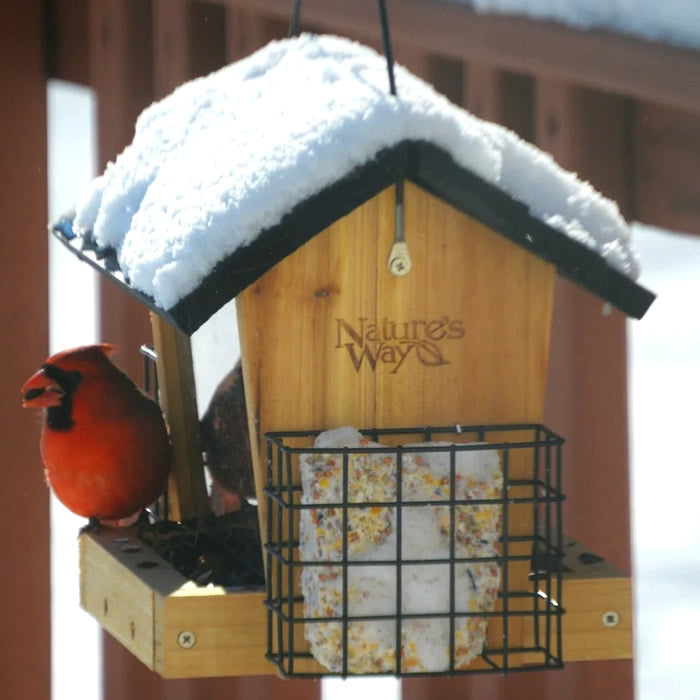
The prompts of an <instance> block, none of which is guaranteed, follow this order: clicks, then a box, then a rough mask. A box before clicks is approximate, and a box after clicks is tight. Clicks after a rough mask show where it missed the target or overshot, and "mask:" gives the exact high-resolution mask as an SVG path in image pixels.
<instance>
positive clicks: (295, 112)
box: [53, 35, 653, 332]
mask: <svg viewBox="0 0 700 700" xmlns="http://www.w3.org/2000/svg"><path fill="white" fill-rule="evenodd" d="M396 86H397V93H398V98H396V97H393V96H391V95H390V94H389V89H388V78H387V68H386V61H385V59H384V57H382V56H380V55H378V54H377V53H375V52H374V51H373V50H372V49H369V48H367V47H364V46H361V45H360V44H357V43H354V42H351V41H349V40H346V39H342V38H338V37H331V36H313V35H302V36H300V37H295V38H292V39H287V40H283V41H275V42H272V43H271V44H269V45H268V46H266V47H265V48H263V49H261V50H260V51H258V52H256V53H255V54H253V55H251V56H249V57H247V58H245V59H243V60H241V61H238V62H237V63H234V64H232V65H230V66H227V67H225V68H223V69H221V70H219V71H217V72H215V73H213V74H211V75H209V76H207V77H205V78H200V79H197V80H193V81H191V82H189V83H186V84H185V85H183V86H181V87H180V88H178V89H177V90H175V91H174V92H173V93H172V94H171V95H169V96H168V97H166V98H165V99H163V100H161V101H160V102H157V103H155V104H153V105H151V106H150V107H149V108H147V109H146V110H144V112H143V113H142V114H141V116H140V117H139V119H138V121H137V123H136V129H135V135H134V140H133V142H132V143H131V144H130V145H129V146H128V147H127V148H126V149H125V150H124V151H123V153H121V154H120V155H119V156H118V158H117V159H116V161H115V162H114V163H110V164H108V166H107V168H106V170H105V172H104V173H103V174H102V175H101V176H100V177H98V178H96V179H95V180H94V181H93V182H92V183H91V185H90V186H89V188H88V189H87V191H86V192H85V193H84V195H83V196H82V197H81V199H80V201H79V202H78V205H77V208H76V211H75V213H74V214H73V215H71V216H69V217H67V218H64V219H62V220H61V221H59V222H57V223H56V224H55V225H54V226H53V229H54V231H55V233H56V234H57V235H58V236H59V238H61V240H63V242H64V243H66V244H67V245H68V246H69V247H70V248H71V249H72V250H73V251H74V252H76V253H78V254H79V255H80V256H81V257H83V258H84V259H86V260H88V261H90V262H92V263H93V264H95V265H97V266H98V267H99V268H100V269H102V270H104V271H105V272H107V273H108V274H110V275H111V276H112V277H114V278H115V279H116V280H117V281H118V282H121V283H122V284H123V285H124V286H125V287H127V288H128V289H129V290H130V291H132V292H133V293H136V294H137V296H140V298H142V300H143V301H144V302H145V303H147V304H149V306H151V307H152V308H154V309H155V310H156V311H158V312H159V313H161V314H162V315H164V316H166V317H167V318H169V319H170V320H171V321H172V322H174V323H175V324H176V325H178V326H179V327H180V328H182V329H183V330H184V331H185V332H193V331H194V330H196V328H197V327H198V326H199V325H201V324H202V323H203V322H204V321H206V320H207V318H209V317H210V316H211V315H212V314H213V313H214V312H215V311H216V310H217V309H218V308H220V307H221V306H223V304H225V303H226V302H227V301H229V300H230V299H231V298H233V297H234V296H236V294H237V293H238V292H240V291H241V290H242V289H244V288H245V287H246V286H248V285H249V284H250V283H251V282H253V281H254V280H255V279H257V278H258V277H259V276H260V275H262V274H263V273H264V272H265V271H266V270H267V269H269V268H270V267H272V266H273V265H275V264H276V263H277V262H279V261H280V260H282V259H283V258H284V257H286V256H287V255H289V254H290V253H291V252H293V251H294V250H295V249H296V248H298V247H299V246H300V245H302V244H303V243H304V242H306V241H307V240H309V238H311V237H312V236H314V235H316V234H317V233H319V232H320V231H321V230H323V229H324V228H325V227H327V226H328V225H329V224H330V223H332V222H333V221H335V220H336V219H338V218H340V217H341V216H343V215H345V214H347V213H349V212H350V211H352V209H354V208H355V207H356V206H358V205H359V204H361V203H362V202H363V201H366V200H367V199H369V198H370V197H372V196H373V195H374V194H376V193H377V192H379V191H380V190H381V189H383V188H385V187H387V186H389V185H391V184H392V183H393V182H395V181H396V178H397V177H398V176H399V175H404V176H405V177H407V178H408V179H409V180H412V181H414V182H416V183H417V184H419V185H420V186H422V187H424V188H425V189H427V190H428V191H431V192H432V193H434V194H436V195H437V196H439V197H441V198H443V199H444V200H446V201H447V202H449V203H450V204H451V205H453V206H455V207H457V208H459V209H461V210H462V211H465V212H466V213H468V214H470V215H471V216H474V217H475V218H477V219H479V220H480V221H482V222H483V223H485V224H487V225H489V226H490V227H491V228H493V229H494V230H496V231H498V232H499V233H502V234H503V235H506V236H508V237H510V238H512V239H513V240H514V241H515V242H517V243H518V244H519V245H522V246H524V247H526V248H527V249H529V250H531V251H532V252H533V253H535V254H537V255H539V256H540V257H543V258H545V259H547V260H550V261H552V262H553V263H555V264H556V265H557V267H558V269H559V271H560V272H561V273H562V274H564V275H567V276H569V277H571V278H572V279H574V280H575V281H577V282H579V283H580V284H582V285H583V286H585V287H587V288H588V289H590V290H591V291H593V292H595V293H596V294H598V295H600V296H601V297H603V298H604V299H606V300H608V301H610V302H612V303H613V304H615V305H617V306H618V307H619V308H621V309H622V310H623V311H625V312H626V313H628V314H630V315H632V316H637V317H640V316H641V315H643V313H644V312H645V311H646V308H647V307H648V306H649V304H650V303H651V301H652V300H653V295H651V294H650V293H649V292H647V291H646V290H644V289H642V288H641V287H639V286H638V285H636V284H635V283H634V281H633V280H634V279H635V278H636V276H637V275H638V272H639V265H638V261H637V256H636V253H635V252H634V250H633V248H632V245H631V242H630V232H629V228H628V226H627V224H626V222H625V221H624V220H623V218H622V217H621V215H620V213H619V211H618V209H617V206H616V205H615V204H614V203H613V202H611V201H610V200H608V199H606V198H604V197H603V196H602V195H600V194H599V193H597V192H596V191H595V190H594V189H593V188H592V187H591V186H590V185H589V184H588V183H585V182H581V181H580V180H578V179H577V178H576V176H575V175H573V174H572V173H568V172H566V171H564V170H562V169H561V168H560V167H559V166H558V165H557V164H556V163H555V162H554V161H553V160H552V158H551V157H550V156H549V155H548V154H545V153H543V152H542V151H540V150H538V149H537V148H535V147H534V146H532V145H530V144H528V143H526V142H524V141H522V140H521V139H519V138H518V137H517V136H516V135H515V134H513V133H512V132H510V131H508V130H506V129H504V128H502V127H499V126H497V125H495V124H492V123H489V122H484V121H482V120H479V119H477V118H476V117H474V116H472V115H471V114H469V113H467V112H466V111H464V110H463V109H461V108H459V107H457V106H455V105H453V104H451V103H450V102H449V101H448V100H447V99H445V98H444V97H442V96H441V95H439V94H438V93H436V92H435V91H434V90H433V88H432V87H431V86H429V85H428V84H426V83H424V82H423V81H421V80H420V79H418V78H417V77H415V76H413V75H412V74H410V73H409V72H408V71H406V70H404V69H402V68H401V67H399V66H397V67H396Z"/></svg>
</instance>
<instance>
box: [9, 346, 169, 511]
mask: <svg viewBox="0 0 700 700" xmlns="http://www.w3.org/2000/svg"><path fill="white" fill-rule="evenodd" d="M115 350H116V347H115V346H114V345H108V344H101V345H86V346H84V347H79V348H74V349H72V350H64V351H63V352H59V353H57V354H56V355H52V356H51V357H49V358H48V359H47V360H46V362H44V364H43V365H42V366H41V369H40V370H39V371H38V372H36V374H34V375H33V376H32V377H30V378H29V379H28V380H27V382H26V383H25V385H24V386H23V387H22V405H23V406H26V407H30V408H43V409H45V411H44V415H45V421H44V424H43V427H42V431H41V457H42V460H43V462H44V466H45V468H46V478H47V480H48V482H49V485H50V486H51V488H52V489H53V492H54V493H55V494H56V496H57V498H58V499H59V500H60V501H61V503H63V504H64V505H65V506H66V507H67V508H69V509H70V510H72V511H73V512H74V513H77V514H78V515H82V516H85V517H87V518H90V519H91V520H94V519H95V518H97V519H99V520H101V521H104V520H107V521H115V520H121V519H123V518H126V517H127V516H130V515H133V514H135V513H137V512H139V511H140V510H141V509H142V508H145V507H146V506H148V505H150V504H151V503H153V501H155V500H156V499H157V498H158V496H159V495H160V494H161V492H162V491H163V488H164V487H165V482H166V478H167V474H168V468H169V465H170V444H169V441H168V433H167V430H166V427H165V422H164V421H163V416H162V414H161V412H160V409H159V408H158V405H157V404H156V403H155V402H153V401H151V399H149V398H148V397H147V396H146V395H145V394H144V393H142V392H141V391H140V390H139V389H138V388H137V387H136V385H135V384H134V383H133V382H132V381H131V380H130V379H129V378H128V377H127V376H126V375H125V374H124V373H123V372H122V371H121V370H120V369H119V368H118V367H117V366H116V365H114V364H113V363H112V362H111V360H109V355H111V354H112V353H113V352H114V351H115Z"/></svg>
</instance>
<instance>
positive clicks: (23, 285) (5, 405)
mask: <svg viewBox="0 0 700 700" xmlns="http://www.w3.org/2000/svg"><path fill="white" fill-rule="evenodd" d="M44 4H45V3H43V2H40V1H39V0H29V1H28V2H21V3H19V2H18V3H4V4H3V20H2V25H1V28H0V35H1V36H2V40H1V41H0V65H2V66H3V70H2V72H1V73H0V89H1V90H2V94H3V95H5V96H6V97H5V98H3V108H2V111H1V112H0V130H1V131H2V157H0V181H1V182H2V186H1V187H0V206H1V207H2V211H3V224H4V226H5V231H4V233H3V235H2V237H0V270H1V274H0V316H1V317H2V321H3V332H4V333H5V334H6V338H7V339H8V340H7V341H6V342H4V343H3V345H2V350H1V351H0V360H1V361H0V381H1V382H2V386H3V392H2V395H1V396H0V415H1V416H2V425H3V441H2V473H3V477H2V481H3V486H2V488H3V496H2V508H0V524H1V526H2V531H3V532H4V533H5V534H4V535H3V537H2V545H1V546H0V551H1V552H2V561H3V574H2V576H1V577H0V596H2V606H3V607H2V612H3V633H2V637H1V638H0V659H1V660H0V688H1V689H2V690H1V691H0V694H1V695H2V697H6V698H48V697H50V695H51V629H50V627H51V625H50V617H51V612H50V605H51V596H50V589H49V586H50V575H49V563H50V562H49V547H50V537H49V490H48V489H47V488H46V484H45V481H44V476H43V470H42V466H41V458H40V456H39V420H38V417H36V416H32V415H30V414H29V412H27V411H23V410H22V408H21V407H20V394H19V386H20V385H21V383H22V381H23V380H24V378H25V377H27V376H29V374H30V373H31V372H33V371H34V370H35V369H36V367H37V365H38V364H39V363H41V362H42V361H43V359H44V358H45V356H46V354H47V350H48V335H49V333H48V329H49V327H48V298H49V296H48V289H47V284H48V277H47V270H48V261H47V257H48V256H47V252H48V245H47V237H46V218H47V211H46V209H47V206H46V76H45V72H44V71H45V66H44V64H43V59H44V54H43V50H44V48H45V47H44V46H42V31H43V19H44V17H43V10H44V9H45V8H44Z"/></svg>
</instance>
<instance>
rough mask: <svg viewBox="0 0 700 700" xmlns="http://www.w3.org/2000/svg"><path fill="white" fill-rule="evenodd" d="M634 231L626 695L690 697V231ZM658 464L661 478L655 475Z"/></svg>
mask: <svg viewBox="0 0 700 700" xmlns="http://www.w3.org/2000/svg"><path fill="white" fill-rule="evenodd" d="M634 234H635V240H636V241H638V244H639V247H640V250H641V252H642V254H643V255H644V258H645V260H648V261H649V264H648V265H647V266H645V275H644V281H645V283H646V284H648V285H650V286H652V285H653V288H654V289H655V290H657V291H658V294H659V296H658V299H657V301H656V302H655V303H654V305H653V307H652V308H651V309H650V310H649V312H648V314H647V315H646V316H645V318H644V321H643V322H642V323H632V322H630V323H629V334H630V335H629V337H630V343H629V362H630V369H631V372H630V396H629V406H630V426H631V464H632V468H631V476H632V482H631V491H632V492H631V495H632V504H633V519H632V522H633V544H634V559H635V572H634V579H633V581H634V598H635V674H636V680H637V692H636V695H635V697H638V698H639V700H657V698H664V700H685V699H686V698H700V676H699V675H698V672H697V659H698V653H697V647H698V645H697V634H696V630H697V625H698V624H699V623H700V587H699V586H698V580H700V556H699V555H698V552H700V520H699V519H698V516H697V512H698V508H697V494H698V491H699V490H700V470H698V465H699V464H700V461H699V460H698V456H697V448H696V446H695V445H694V443H693V436H694V435H695V433H696V431H697V423H698V410H697V404H698V395H699V394H700V324H698V323H697V309H698V306H699V305H700V238H698V237H697V236H687V235H681V234H672V233H669V232H667V231H660V230H658V229H653V228H650V227H646V226H645V227H642V226H638V225H636V226H635V231H634ZM660 468H661V470H663V474H664V475H666V474H669V475H671V476H670V478H662V479H661V481H660V480H659V476H660ZM661 494H663V495H662V497H660V495H661Z"/></svg>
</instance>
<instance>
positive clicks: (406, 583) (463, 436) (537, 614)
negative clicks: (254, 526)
mask: <svg viewBox="0 0 700 700" xmlns="http://www.w3.org/2000/svg"><path fill="white" fill-rule="evenodd" d="M359 434H361V435H362V436H363V440H362V442H361V443H360V446H359V447H354V446H353V447H335V448H332V447H327V446H325V445H324V446H322V447H314V446H313V445H314V441H315V440H316V439H317V438H318V436H319V432H318V431H308V432H306V431H292V432H274V433H268V434H266V435H265V439H266V457H267V486H266V488H265V489H264V493H265V502H266V511H267V512H266V522H267V536H268V541H267V543H266V545H265V558H266V572H267V573H266V586H267V596H266V601H265V604H266V607H267V609H268V635H267V637H268V642H267V658H268V659H269V660H270V661H272V662H273V663H275V664H276V665H277V667H278V669H279V671H280V672H281V674H282V675H284V676H288V677H318V676H324V675H336V676H343V677H345V676H354V675H366V674H375V673H377V674H379V673H381V674H393V675H396V676H412V675H462V674H471V673H488V672H498V673H505V672H508V671H514V670H541V669H545V668H546V669H549V668H561V667H562V665H563V663H562V631H561V617H562V614H563V613H564V609H563V607H562V600H561V594H562V569H563V566H562V558H563V543H562V520H561V504H562V501H563V499H564V496H563V494H562V491H561V458H562V456H561V453H562V445H563V442H564V441H563V439H562V438H561V437H559V436H557V435H555V434H554V433H552V432H551V431H550V430H548V429H547V428H546V427H544V426H542V425H539V424H521V425H484V426H472V427H463V426H459V425H457V426H448V427H431V428H399V429H386V430H364V431H359ZM425 443H431V444H430V445H426V444H425ZM329 465H330V466H329ZM431 470H432V471H431ZM489 470H490V471H489ZM398 474H401V475H402V476H401V478H400V479H399V478H397V475H398ZM372 483H373V484H375V486H376V484H380V488H379V491H377V489H376V488H374V489H373V488H367V484H372ZM416 484H418V485H419V488H418V490H416V488H415V486H416ZM426 484H427V486H426ZM424 486H426V489H427V490H426V489H423V487H424ZM429 491H431V493H430V494H429V493H428V492H429ZM431 516H432V518H433V525H430V524H429V519H430V517H431ZM426 518H428V520H426ZM431 528H433V529H435V530H436V532H437V531H439V535H438V536H437V537H438V539H441V540H442V542H443V545H436V544H435V541H434V540H435V537H434V535H435V533H433V541H430V542H428V544H427V545H426V547H427V549H423V550H421V549H420V546H418V547H417V545H415V543H416V541H417V540H420V539H421V537H422V533H423V531H426V532H427V531H428V530H430V529H431ZM426 538H427V539H430V537H429V536H428V535H427V534H426ZM370 542H374V543H376V544H377V546H376V547H375V549H374V553H373V554H371V553H368V552H370V548H368V547H365V546H364V545H367V544H368V543H370ZM445 543H446V544H445ZM416 547H417V548H416ZM412 585H413V590H412V588H411V586H412ZM368 602H369V604H367V603H368ZM430 645H433V646H432V647H430ZM421 647H422V649H421ZM429 647H430V648H429ZM397 650H400V651H399V652H398V653H397Z"/></svg>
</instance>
